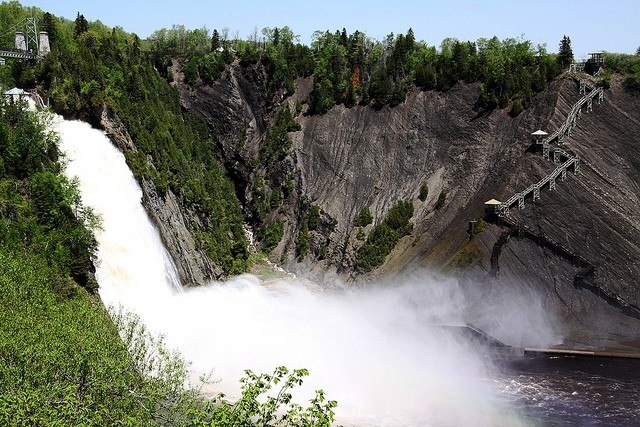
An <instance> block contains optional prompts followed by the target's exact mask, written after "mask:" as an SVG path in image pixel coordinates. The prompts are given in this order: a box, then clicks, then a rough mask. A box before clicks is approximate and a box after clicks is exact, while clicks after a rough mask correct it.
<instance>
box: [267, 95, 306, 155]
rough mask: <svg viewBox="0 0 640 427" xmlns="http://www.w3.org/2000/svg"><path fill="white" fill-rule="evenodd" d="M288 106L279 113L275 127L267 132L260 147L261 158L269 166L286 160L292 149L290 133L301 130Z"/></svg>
mask: <svg viewBox="0 0 640 427" xmlns="http://www.w3.org/2000/svg"><path fill="white" fill-rule="evenodd" d="M300 129H301V127H300V124H298V123H297V122H296V121H295V120H294V119H293V115H292V114H291V110H289V107H288V106H285V107H284V108H282V109H281V110H280V111H278V117H277V119H276V122H275V123H274V125H273V126H271V127H270V128H269V130H267V134H266V136H265V139H264V142H263V143H262V145H261V146H260V156H261V157H262V160H263V161H264V162H265V163H266V164H267V165H273V164H274V163H275V162H278V161H280V160H282V159H284V158H285V157H286V156H287V154H289V150H290V149H291V137H289V132H295V131H298V130H300Z"/></svg>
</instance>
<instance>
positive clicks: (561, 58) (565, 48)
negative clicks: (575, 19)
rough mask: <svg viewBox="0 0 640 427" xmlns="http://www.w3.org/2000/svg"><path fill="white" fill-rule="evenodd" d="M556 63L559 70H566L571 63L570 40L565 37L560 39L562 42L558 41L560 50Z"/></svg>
mask: <svg viewBox="0 0 640 427" xmlns="http://www.w3.org/2000/svg"><path fill="white" fill-rule="evenodd" d="M557 61H558V67H560V69H565V68H567V67H568V66H569V65H570V64H571V63H572V62H573V50H572V49H571V39H570V38H569V37H568V36H566V35H565V36H563V37H562V40H560V49H559V51H558V57H557Z"/></svg>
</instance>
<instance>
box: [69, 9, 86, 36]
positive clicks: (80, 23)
mask: <svg viewBox="0 0 640 427" xmlns="http://www.w3.org/2000/svg"><path fill="white" fill-rule="evenodd" d="M87 31H89V22H88V21H87V19H86V18H85V17H84V15H82V14H80V12H78V15H77V16H76V20H75V28H74V30H73V37H74V38H76V39H77V38H78V37H80V35H82V34H84V33H86V32H87Z"/></svg>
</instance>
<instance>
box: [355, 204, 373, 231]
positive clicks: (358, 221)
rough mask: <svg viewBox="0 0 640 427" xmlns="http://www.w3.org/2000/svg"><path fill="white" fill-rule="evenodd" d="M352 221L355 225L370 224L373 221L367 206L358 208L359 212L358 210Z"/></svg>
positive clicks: (364, 225) (363, 225)
mask: <svg viewBox="0 0 640 427" xmlns="http://www.w3.org/2000/svg"><path fill="white" fill-rule="evenodd" d="M354 221H355V225H356V227H366V226H367V225H369V224H371V223H372V222H373V216H372V215H371V211H370V210H369V208H368V207H364V208H362V209H360V212H358V215H356V218H355V220H354Z"/></svg>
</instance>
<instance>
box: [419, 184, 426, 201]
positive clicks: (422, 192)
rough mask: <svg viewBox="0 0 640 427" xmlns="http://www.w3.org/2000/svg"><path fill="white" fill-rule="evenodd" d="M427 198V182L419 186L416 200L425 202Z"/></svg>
mask: <svg viewBox="0 0 640 427" xmlns="http://www.w3.org/2000/svg"><path fill="white" fill-rule="evenodd" d="M427 197H429V184H427V181H424V182H423V183H422V185H421V186H420V194H419V195H418V199H420V200H421V201H423V202H424V201H425V200H427Z"/></svg>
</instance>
